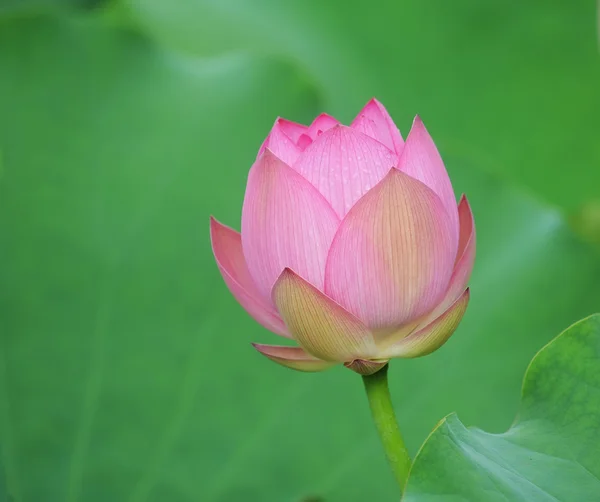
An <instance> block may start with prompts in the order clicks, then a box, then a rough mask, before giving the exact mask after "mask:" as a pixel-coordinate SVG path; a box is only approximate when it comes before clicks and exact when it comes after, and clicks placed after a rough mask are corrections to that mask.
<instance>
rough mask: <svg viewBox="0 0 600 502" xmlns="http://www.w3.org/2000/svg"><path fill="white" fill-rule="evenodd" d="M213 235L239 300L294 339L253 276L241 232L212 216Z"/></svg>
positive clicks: (225, 274) (270, 326)
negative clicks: (244, 251)
mask: <svg viewBox="0 0 600 502" xmlns="http://www.w3.org/2000/svg"><path fill="white" fill-rule="evenodd" d="M210 238H211V242H212V249H213V253H214V255H215V260H216V261H217V266H218V267H219V270H220V272H221V275H222V276H223V279H224V280H225V284H227V287H228V288H229V290H230V291H231V293H232V294H233V296H234V297H235V299H236V300H237V301H238V302H239V303H240V305H241V306H242V307H244V309H246V311H247V312H248V313H249V314H250V315H251V316H252V317H253V318H254V320H255V321H257V322H258V323H260V324H262V325H263V326H264V327H265V328H267V329H268V330H269V331H272V332H274V333H277V334H278V335H281V336H285V337H287V338H291V336H290V334H289V333H288V330H287V328H286V327H285V324H284V323H283V321H282V320H281V317H279V314H278V313H277V311H276V310H275V309H274V308H273V305H272V304H271V302H270V301H266V300H265V299H264V298H263V297H262V296H261V294H260V293H259V291H258V289H257V288H256V286H255V284H254V281H253V280H252V277H250V273H249V272H248V268H247V267H246V261H245V260H244V255H243V253H242V240H241V237H240V234H239V233H238V232H236V231H235V230H233V229H232V228H229V227H227V226H225V225H223V224H221V223H219V222H218V221H217V220H216V219H214V218H211V219H210Z"/></svg>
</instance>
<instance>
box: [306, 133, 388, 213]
mask: <svg viewBox="0 0 600 502" xmlns="http://www.w3.org/2000/svg"><path fill="white" fill-rule="evenodd" d="M397 161H398V158H397V157H396V155H395V154H394V153H393V152H391V151H390V150H389V149H388V148H386V147H385V146H384V145H383V144H382V143H380V142H379V141H376V140H374V139H373V138H371V137H369V136H366V135H365V134H363V133H361V132H359V131H355V130H354V129H351V128H350V127H345V126H341V125H338V126H336V127H334V128H332V129H329V130H328V131H327V132H324V133H323V134H321V136H320V137H319V138H318V139H316V140H315V141H314V142H313V143H312V145H310V146H309V147H308V148H307V149H306V150H304V152H303V153H302V155H301V156H300V158H299V159H298V161H297V162H296V164H294V169H295V170H296V171H298V172H299V173H300V174H301V175H302V176H303V177H304V178H306V179H307V180H308V181H310V182H311V183H312V184H313V185H314V186H315V187H316V188H317V190H319V192H321V193H322V194H323V196H324V197H325V198H326V199H327V200H328V201H329V203H330V204H331V206H332V207H333V209H334V210H335V211H336V213H337V214H338V215H339V216H340V217H343V216H344V215H345V214H346V213H347V212H348V211H349V210H350V208H351V207H352V206H353V205H354V203H355V202H356V201H357V200H358V199H360V198H361V197H362V196H363V195H364V194H365V193H366V192H367V191H368V190H369V189H370V188H371V187H373V186H375V185H376V184H377V183H378V182H379V181H380V180H381V179H382V178H383V177H384V176H385V175H386V174H387V173H388V172H389V170H390V168H391V167H393V166H395V165H396V164H397Z"/></svg>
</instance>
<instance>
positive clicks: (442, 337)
mask: <svg viewBox="0 0 600 502" xmlns="http://www.w3.org/2000/svg"><path fill="white" fill-rule="evenodd" d="M468 304H469V290H468V289H467V290H465V291H464V292H463V294H462V295H461V296H460V297H459V298H458V300H456V302H454V303H453V304H452V305H451V306H450V307H449V308H448V310H446V311H445V312H444V313H443V314H442V315H441V316H439V317H438V318H437V319H435V320H434V321H433V322H431V323H430V324H428V325H427V326H425V327H424V328H422V329H420V330H418V331H416V332H414V333H412V334H411V335H409V336H407V337H405V338H402V339H401V340H399V341H397V342H396V343H394V344H393V345H390V346H389V347H387V348H385V349H383V350H382V351H381V352H380V354H379V355H380V357H385V358H392V357H420V356H426V355H427V354H430V353H431V352H433V351H434V350H437V349H439V348H440V347H441V346H442V345H444V343H446V341H447V340H448V338H450V336H451V335H452V333H454V331H455V330H456V328H457V327H458V325H459V323H460V321H461V319H462V318H463V315H464V314H465V311H466V310H467V305H468Z"/></svg>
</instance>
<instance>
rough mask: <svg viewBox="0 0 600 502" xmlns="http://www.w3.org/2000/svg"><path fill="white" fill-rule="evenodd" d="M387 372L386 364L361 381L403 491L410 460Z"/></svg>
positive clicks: (388, 457)
mask: <svg viewBox="0 0 600 502" xmlns="http://www.w3.org/2000/svg"><path fill="white" fill-rule="evenodd" d="M387 372H388V365H387V364H386V365H385V366H384V367H383V368H382V369H380V370H379V371H378V372H377V373H374V374H372V375H367V376H363V382H364V383H365V389H366V391H367V397H368V399H369V406H370V408H371V414H372V415H373V420H374V421H375V426H376V427H377V432H379V437H380V438H381V442H382V443H383V449H384V450H385V455H386V457H387V459H388V462H389V464H390V466H391V468H392V471H393V473H394V477H395V478H396V481H397V482H398V485H399V486H400V491H401V492H403V491H404V485H405V484H406V480H407V479H408V471H409V469H410V465H411V460H410V456H409V454H408V450H407V449H406V446H405V444H404V440H403V439H402V435H401V434H400V429H399V428H398V422H397V421H396V414H395V413H394V408H393V407H392V400H391V398H390V391H389V388H388V378H387Z"/></svg>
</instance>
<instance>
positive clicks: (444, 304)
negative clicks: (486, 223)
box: [419, 195, 476, 327]
mask: <svg viewBox="0 0 600 502" xmlns="http://www.w3.org/2000/svg"><path fill="white" fill-rule="evenodd" d="M458 217H459V222H460V233H459V239H458V253H457V258H456V262H455V264H454V270H453V272H452V277H451V278H450V283H449V285H448V289H447V290H446V293H445V294H444V298H443V299H442V301H441V302H440V303H439V305H438V306H436V307H435V308H434V309H433V311H432V312H431V313H429V314H428V315H427V316H426V317H425V319H423V320H421V321H420V322H419V325H420V326H421V327H422V326H425V325H427V324H429V323H430V322H432V321H433V320H434V319H436V318H437V317H439V316H440V315H441V314H442V313H443V312H445V311H446V310H447V309H448V307H450V305H452V304H453V303H454V302H455V301H456V300H457V299H458V298H459V297H460V296H461V295H462V294H463V293H464V291H465V289H466V287H467V284H469V279H470V278H471V271H472V270H473V264H474V262H475V241H476V239H475V222H474V220H473V213H472V212H471V207H470V206H469V201H468V200H467V197H466V196H464V195H463V196H462V197H461V198H460V203H459V205H458Z"/></svg>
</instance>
